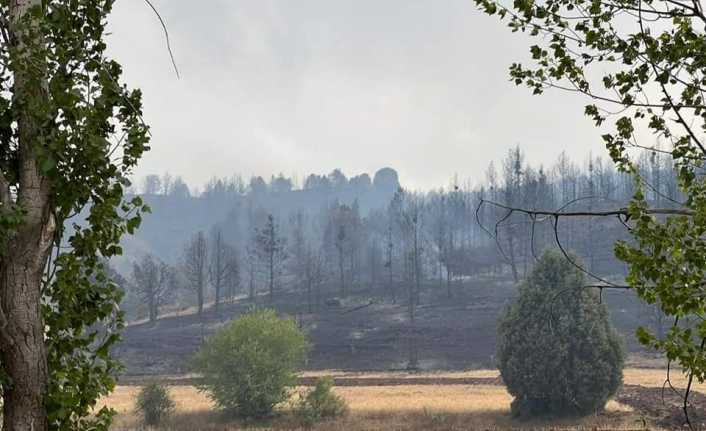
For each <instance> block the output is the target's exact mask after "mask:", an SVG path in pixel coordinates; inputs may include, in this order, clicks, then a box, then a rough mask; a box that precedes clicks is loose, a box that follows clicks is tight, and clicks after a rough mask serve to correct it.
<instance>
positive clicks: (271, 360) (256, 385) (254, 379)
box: [194, 310, 309, 417]
mask: <svg viewBox="0 0 706 431" xmlns="http://www.w3.org/2000/svg"><path fill="white" fill-rule="evenodd" d="M308 350H309V343H308V341H307V339H306V335H305V334H304V332H302V331H301V329H299V328H298V327H297V323H296V322H295V321H294V320H291V319H281V318H279V317H278V316H277V314H276V313H275V312H274V311H272V310H259V311H257V310H254V311H250V312H248V313H246V314H245V315H243V316H241V317H239V318H238V319H236V320H234V321H232V322H230V323H229V324H228V325H227V326H225V327H223V328H221V329H220V330H219V331H218V332H216V333H215V334H214V335H213V336H211V337H209V338H208V339H207V340H206V342H205V343H204V345H203V346H201V349H200V350H199V351H198V353H197V354H196V356H195V358H194V368H195V369H196V371H198V372H200V373H201V374H202V375H203V381H202V383H201V384H200V388H201V389H202V390H204V391H207V392H209V394H210V395H211V397H212V398H213V400H214V401H215V402H216V404H217V405H218V407H220V408H221V409H223V410H225V411H226V412H227V413H230V414H234V415H237V416H242V417H264V416H267V415H268V414H270V413H272V410H273V408H274V407H275V406H276V405H277V404H279V403H281V402H283V401H285V400H287V399H288V398H289V395H290V394H289V391H290V390H291V389H292V388H293V387H294V386H295V385H296V382H297V372H298V371H299V369H300V367H301V366H302V365H303V364H304V360H305V359H306V355H307V352H308Z"/></svg>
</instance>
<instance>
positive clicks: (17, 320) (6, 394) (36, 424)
mask: <svg viewBox="0 0 706 431" xmlns="http://www.w3.org/2000/svg"><path fill="white" fill-rule="evenodd" d="M27 248H32V250H25V251H29V252H31V253H32V255H31V257H29V259H27V258H24V259H18V260H14V261H10V262H7V264H6V265H4V266H3V268H2V281H1V283H2V284H1V285H0V291H1V292H2V298H0V303H1V305H2V310H3V311H4V313H5V316H6V318H7V325H6V326H5V328H4V329H3V333H5V334H6V336H7V337H6V338H7V339H3V341H2V349H1V352H0V353H1V354H2V355H1V360H0V362H2V365H3V369H4V371H5V372H6V373H7V375H8V376H9V377H10V378H11V383H10V384H8V385H6V386H4V388H3V399H4V405H3V420H4V423H3V427H2V429H3V430H6V431H20V430H22V431H25V430H32V431H42V430H46V429H47V426H48V424H47V414H46V409H45V399H46V396H47V391H48V382H49V372H48V367H47V352H46V346H45V345H44V322H43V319H42V315H41V309H40V298H41V293H40V290H41V289H40V287H41V278H42V272H43V269H44V265H43V262H45V261H46V259H45V258H44V259H43V256H46V254H44V255H43V256H42V254H41V253H40V254H39V255H37V253H36V250H34V249H33V247H27ZM23 257H24V256H23ZM3 338H5V337H3Z"/></svg>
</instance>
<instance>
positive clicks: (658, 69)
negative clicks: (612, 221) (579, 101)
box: [474, 0, 706, 408]
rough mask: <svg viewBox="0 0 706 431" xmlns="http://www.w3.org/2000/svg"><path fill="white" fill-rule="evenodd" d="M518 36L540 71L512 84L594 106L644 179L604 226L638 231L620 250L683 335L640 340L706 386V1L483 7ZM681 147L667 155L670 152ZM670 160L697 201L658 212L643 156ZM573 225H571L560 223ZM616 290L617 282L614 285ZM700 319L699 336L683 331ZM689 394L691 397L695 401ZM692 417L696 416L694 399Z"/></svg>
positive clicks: (574, 0) (646, 295) (557, 1)
mask: <svg viewBox="0 0 706 431" xmlns="http://www.w3.org/2000/svg"><path fill="white" fill-rule="evenodd" d="M474 1H475V3H476V4H477V5H478V7H479V8H480V9H481V10H483V11H484V12H486V13H488V14H490V15H495V16H498V17H499V18H500V19H501V20H505V21H506V22H507V23H508V26H509V27H510V28H511V29H512V31H520V32H525V33H527V34H529V35H530V36H533V37H535V38H537V40H538V43H537V44H534V45H532V46H531V47H530V54H531V56H532V62H533V65H532V66H531V67H527V66H524V65H522V64H519V63H514V64H512V65H511V66H510V76H511V77H512V79H513V80H514V82H515V83H516V84H518V85H526V86H528V87H529V88H530V89H531V90H532V91H533V93H535V94H541V93H543V92H544V91H545V90H547V89H550V88H553V89H561V90H565V91H568V92H570V93H574V94H579V95H584V96H586V97H587V98H588V99H589V100H590V103H589V104H588V105H586V106H585V113H586V115H587V116H588V117H589V118H590V119H591V120H592V121H593V122H594V123H595V125H596V127H599V128H600V129H601V130H602V131H603V132H604V133H603V135H602V139H603V141H604V143H605V145H606V147H607V149H608V151H609V153H610V156H611V158H612V159H613V161H614V162H615V164H616V165H617V166H618V168H619V169H621V170H622V171H623V172H629V173H632V174H634V176H635V183H636V184H637V186H638V187H637V191H636V194H635V197H634V199H633V201H632V202H631V204H630V206H629V208H627V209H620V210H616V211H611V212H604V213H602V215H611V216H615V215H617V216H619V217H621V218H623V220H624V221H626V220H628V221H629V222H630V223H631V228H632V229H631V234H632V236H633V238H634V241H632V242H630V243H626V242H618V243H617V244H616V255H617V256H618V258H620V259H621V260H623V261H625V262H626V263H627V264H628V265H629V275H628V277H627V283H628V286H627V287H629V288H632V289H634V290H635V291H636V292H637V294H638V295H639V296H640V298H642V299H643V300H644V301H646V302H648V303H650V304H657V305H658V306H659V307H660V308H661V310H662V311H663V312H664V313H665V314H666V315H668V316H671V317H672V318H674V319H675V324H674V325H673V327H672V328H671V330H670V331H669V332H668V333H667V334H666V335H665V337H664V338H661V339H660V338H657V337H656V336H654V335H653V334H651V333H650V332H648V331H647V330H645V329H640V330H639V333H638V338H639V340H640V341H641V342H642V343H643V344H645V345H648V346H652V347H654V348H656V349H659V350H661V351H663V352H665V353H666V356H667V358H668V359H669V360H676V361H678V362H679V364H680V365H681V366H682V368H683V369H684V370H685V372H686V373H687V374H688V376H689V382H690V383H689V387H691V381H692V379H693V378H696V379H697V380H699V381H704V379H705V378H706V353H704V346H705V345H706V319H703V316H704V314H706V296H704V295H703V287H704V284H705V283H706V236H705V235H704V233H706V177H704V176H703V175H699V172H700V170H701V169H702V167H703V165H704V162H705V161H706V142H705V141H704V131H706V109H704V108H706V106H705V105H704V90H705V89H706V33H705V32H704V25H706V15H705V14H704V10H703V4H702V3H701V2H699V1H681V0H676V1H675V0H654V1H647V0H547V1H542V2H534V1H526V0H519V1H514V2H512V3H510V2H507V3H506V2H504V1H503V0H474ZM660 141H661V142H662V143H665V144H667V145H668V146H669V148H668V149H667V150H660V149H658V148H657V145H656V144H658V143H659V142H660ZM635 149H648V150H651V151H664V153H666V155H667V156H669V158H670V159H671V160H669V164H670V165H672V166H673V167H674V169H675V173H676V177H677V180H678V183H679V187H680V189H681V191H682V192H683V194H684V196H686V199H685V201H684V202H683V203H675V204H674V205H673V206H671V207H669V208H651V207H650V206H649V205H648V202H647V200H646V198H645V194H644V193H643V191H642V188H643V186H644V185H645V183H646V179H645V178H642V177H641V176H640V175H639V173H638V170H637V168H636V166H635V163H634V160H633V158H631V155H632V154H633V153H634V152H635ZM560 216H564V215H563V214H557V215H554V217H560ZM603 281H605V280H603ZM689 316H698V319H697V322H696V323H695V324H693V325H681V324H677V323H678V322H679V321H680V320H681V321H684V320H685V318H687V317H689ZM687 394H688V391H687ZM684 407H685V408H686V400H685V404H684Z"/></svg>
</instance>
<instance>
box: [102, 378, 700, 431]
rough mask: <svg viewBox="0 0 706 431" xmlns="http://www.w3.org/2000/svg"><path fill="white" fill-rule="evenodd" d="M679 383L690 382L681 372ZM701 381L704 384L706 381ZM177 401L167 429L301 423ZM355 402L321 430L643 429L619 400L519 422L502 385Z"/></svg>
mask: <svg viewBox="0 0 706 431" xmlns="http://www.w3.org/2000/svg"><path fill="white" fill-rule="evenodd" d="M304 375H305V376H307V377H319V376H323V375H335V376H338V377H360V378H365V377H368V378H372V377H378V378H403V376H407V374H404V373H387V372H380V373H352V372H336V371H329V372H327V371H317V372H307V373H305V374H304ZM497 375H498V372H497V371H495V370H481V371H469V372H439V373H423V374H412V375H409V376H410V377H431V378H433V377H495V376H497ZM663 380H664V371H663V370H656V369H650V370H643V369H626V370H625V383H626V384H639V385H643V386H653V387H656V386H661V384H662V382H663ZM673 383H674V384H675V385H677V386H683V384H684V383H685V380H684V379H683V377H682V376H681V375H680V374H679V373H675V374H674V375H673ZM703 386H704V385H700V388H698V389H702V390H703V389H705V388H704V387H703ZM139 389H140V387H139V386H119V387H117V388H116V390H115V392H114V393H113V394H112V395H111V396H110V397H108V398H107V399H105V400H103V403H102V405H108V406H110V407H112V408H114V409H115V410H116V411H117V412H118V416H117V417H116V420H115V423H114V426H113V428H112V429H113V430H115V431H123V430H138V429H142V428H140V424H139V418H137V417H136V414H135V412H134V401H135V398H136V395H137V393H138V391H139ZM169 390H170V394H171V395H172V397H173V399H174V400H175V401H176V404H177V406H176V413H175V415H174V416H173V417H172V419H171V421H170V423H169V424H168V425H167V426H165V428H164V429H169V430H179V431H185V430H212V431H213V430H223V431H229V430H238V429H263V428H264V429H294V428H296V426H295V424H296V422H295V421H294V420H293V418H292V416H291V414H290V413H289V407H287V406H284V407H282V408H281V409H280V412H279V413H280V414H279V415H278V416H277V417H275V418H274V419H272V420H271V421H269V422H265V423H257V424H252V423H238V422H232V421H225V420H224V419H223V418H222V417H221V416H220V415H219V413H218V412H216V411H214V405H213V403H212V402H211V401H210V400H209V399H208V398H207V397H206V396H205V395H204V394H203V393H201V392H199V391H198V390H197V389H196V388H195V387H193V386H170V389H169ZM334 390H335V391H336V392H337V393H338V394H340V395H341V396H342V397H343V398H344V399H345V400H346V401H347V403H348V405H349V407H350V414H349V415H348V416H347V417H345V418H342V419H338V420H336V421H331V422H325V423H321V424H318V425H317V426H316V427H315V428H314V429H315V430H322V431H324V430H336V431H340V430H352V431H363V430H402V429H405V430H419V431H421V430H427V429H443V430H462V429H464V430H465V429H604V430H605V429H611V430H613V429H638V428H640V427H641V425H640V414H639V412H633V411H632V410H631V409H630V408H629V407H628V406H625V405H623V404H620V403H617V402H614V401H611V402H610V403H609V404H608V406H607V411H606V412H605V413H602V414H600V415H596V416H591V417H588V418H583V419H580V420H562V421H552V422H547V421H533V422H529V423H528V422H517V421H515V420H513V419H512V418H511V417H510V414H509V413H510V402H511V401H512V398H511V397H510V395H509V394H508V393H507V391H505V389H504V388H503V387H502V386H495V385H398V386H343V387H336V388H335V389H334Z"/></svg>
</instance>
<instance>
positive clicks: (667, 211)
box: [479, 199, 695, 217]
mask: <svg viewBox="0 0 706 431" xmlns="http://www.w3.org/2000/svg"><path fill="white" fill-rule="evenodd" d="M483 204H488V205H493V206H495V207H498V208H503V209H505V210H508V211H512V212H518V213H522V214H527V215H530V216H545V217H610V216H625V217H628V216H630V211H629V210H628V209H627V208H618V209H614V210H606V211H561V210H560V211H541V210H530V209H526V208H520V207H511V206H508V205H503V204H501V203H498V202H493V201H489V200H487V199H481V201H480V204H479V206H482V205H483ZM645 213H647V214H651V215H682V216H693V215H694V214H695V212H694V211H693V210H690V209H687V208H648V209H646V210H645ZM508 217H509V216H508Z"/></svg>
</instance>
